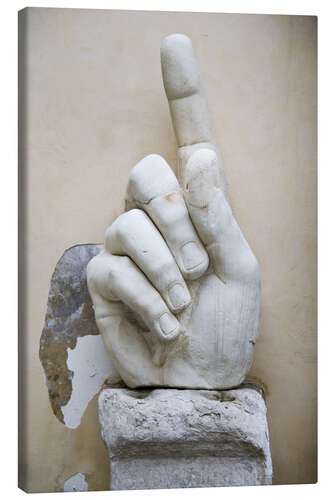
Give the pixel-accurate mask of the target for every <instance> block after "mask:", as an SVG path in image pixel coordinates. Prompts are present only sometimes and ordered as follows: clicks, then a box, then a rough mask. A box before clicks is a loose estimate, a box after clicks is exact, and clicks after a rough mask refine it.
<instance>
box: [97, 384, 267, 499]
mask: <svg viewBox="0 0 333 500" xmlns="http://www.w3.org/2000/svg"><path fill="white" fill-rule="evenodd" d="M99 420H100V425H101V431H102V437H103V439H104V442H105V444H106V446H107V449H108V452H109V456H110V468H111V483H110V489H111V490H135V489H153V488H161V489H162V488H191V487H192V488H198V487H211V486H243V485H244V486H248V485H263V484H271V482H272V462H271V455H270V449H269V437H268V427H267V420H266V404H265V400H264V395H263V392H262V390H261V389H260V388H259V387H257V386H256V385H254V384H245V385H243V386H241V387H239V388H238V389H234V390H227V391H205V390H178V389H154V390H143V389H141V390H129V389H104V390H103V391H102V392H101V394H100V397H99Z"/></svg>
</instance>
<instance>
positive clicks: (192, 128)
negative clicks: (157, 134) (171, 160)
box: [161, 34, 224, 185]
mask: <svg viewBox="0 0 333 500" xmlns="http://www.w3.org/2000/svg"><path fill="white" fill-rule="evenodd" d="M161 65H162V75H163V83H164V88H165V93H166V96H167V98H168V101H169V106H170V113H171V118H172V123H173V128H174V131H175V135H176V139H177V144H178V156H179V161H180V171H179V176H180V179H179V180H180V182H181V184H183V170H184V167H185V165H186V163H187V161H188V159H189V157H190V155H191V154H192V153H193V152H194V151H195V150H197V149H200V148H210V149H214V151H215V152H216V154H217V157H218V160H219V161H218V163H219V164H220V171H221V174H222V176H221V183H222V185H224V179H223V173H222V165H221V159H220V156H219V154H218V152H217V151H216V147H215V139H214V135H213V131H212V125H211V120H210V114H209V111H208V107H207V103H206V99H205V95H204V90H203V85H202V81H201V76H200V71H199V67H198V63H197V60H196V57H195V54H194V50H193V47H192V42H191V40H190V39H189V38H188V37H187V36H186V35H180V34H173V35H169V36H167V37H165V38H164V39H163V41H162V45H161Z"/></svg>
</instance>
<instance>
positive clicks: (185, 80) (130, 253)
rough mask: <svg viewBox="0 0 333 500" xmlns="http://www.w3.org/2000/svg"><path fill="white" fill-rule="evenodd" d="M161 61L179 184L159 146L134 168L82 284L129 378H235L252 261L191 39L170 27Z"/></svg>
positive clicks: (247, 323) (247, 328) (245, 366)
mask: <svg viewBox="0 0 333 500" xmlns="http://www.w3.org/2000/svg"><path fill="white" fill-rule="evenodd" d="M161 62H162V73H163V80H164V87H165V91H166V94H167V97H168V100H169V105H170V112H171V116H172V120H173V126H174V130H175V134H176V137H177V142H178V158H179V182H180V184H179V183H178V181H177V179H176V177H175V175H174V173H173V171H172V170H171V168H170V167H169V166H168V165H167V163H166V162H165V161H164V160H163V158H161V157H160V156H158V155H150V156H148V157H146V158H144V159H143V160H142V161H141V162H139V163H138V164H137V165H136V166H135V167H134V168H133V170H132V171H131V173H130V176H129V181H128V186H127V193H126V203H127V211H126V212H125V213H124V214H122V215H121V216H120V217H118V219H117V220H116V221H115V222H114V223H113V224H112V225H111V226H110V227H109V228H108V229H107V231H106V235H105V244H104V250H103V251H102V252H101V253H100V254H99V255H98V256H96V257H95V258H94V259H92V260H91V261H90V262H89V265H88V269H87V277H88V287H89V291H90V294H91V297H92V300H93V304H94V309H95V316H96V322H97V325H98V328H99V330H100V332H101V334H102V336H103V339H104V343H105V346H106V348H107V350H108V352H109V354H110V356H111V358H112V360H113V362H114V364H115V366H116V368H117V369H118V371H119V373H120V375H121V376H122V378H123V380H124V381H125V383H126V384H127V385H128V386H129V387H140V386H167V387H184V388H185V387H186V388H204V389H223V388H229V387H234V386H237V385H239V384H240V383H241V382H242V381H243V380H244V378H245V377H246V374H247V373H248V371H249V369H250V366H251V363H252V359H253V348H254V344H255V341H256V338H257V333H258V324H259V314H260V275H259V267H258V263H257V260H256V258H255V256H254V255H253V253H252V251H251V249H250V247H249V245H248V243H247V242H246V240H245V238H244V236H243V234H242V232H241V230H240V228H239V226H238V224H237V222H236V220H235V218H234V216H233V214H232V211H231V208H230V205H229V202H228V199H227V194H226V186H225V181H224V176H223V170H222V162H221V159H220V156H219V154H218V152H217V150H216V146H215V142H214V139H213V134H212V132H211V125H210V118H209V113H208V110H207V105H206V102H205V98H204V93H203V87H202V83H201V79H200V74H199V71H198V68H197V63H196V59H195V56H194V52H193V49H192V44H191V41H190V40H189V39H188V38H187V37H186V36H184V35H170V36H168V37H166V38H165V39H164V40H163V42H162V47H161Z"/></svg>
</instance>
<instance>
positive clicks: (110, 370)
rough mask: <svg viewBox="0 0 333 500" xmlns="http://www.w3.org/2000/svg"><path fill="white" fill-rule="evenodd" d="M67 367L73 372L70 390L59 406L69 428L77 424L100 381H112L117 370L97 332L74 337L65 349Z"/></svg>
mask: <svg viewBox="0 0 333 500" xmlns="http://www.w3.org/2000/svg"><path fill="white" fill-rule="evenodd" d="M67 353H68V359H67V366H68V369H69V370H70V371H71V372H72V373H73V378H72V394H71V397H70V400H69V401H68V403H67V404H66V405H65V406H62V407H61V410H62V414H63V416H64V423H65V425H66V426H67V427H69V428H70V429H75V428H76V427H77V426H78V425H80V422H81V418H82V415H83V414H84V412H85V410H86V408H87V406H88V404H89V401H91V399H92V398H93V397H94V396H95V394H97V392H98V391H99V390H100V388H101V387H102V385H103V383H104V381H105V380H106V379H108V381H109V383H116V382H118V381H119V380H120V377H119V375H118V372H117V371H116V369H115V368H114V366H113V364H112V361H111V360H110V358H109V356H108V354H107V352H106V349H105V347H104V343H103V340H102V337H101V335H86V336H85V337H79V338H78V339H77V343H76V347H75V348H74V349H70V348H68V349H67Z"/></svg>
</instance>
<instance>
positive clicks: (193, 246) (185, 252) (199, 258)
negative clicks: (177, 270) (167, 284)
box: [180, 241, 205, 271]
mask: <svg viewBox="0 0 333 500" xmlns="http://www.w3.org/2000/svg"><path fill="white" fill-rule="evenodd" d="M180 253H181V257H182V260H183V264H184V268H185V269H186V271H190V270H191V269H194V268H195V267H197V266H199V265H200V264H202V263H203V261H204V260H205V255H204V254H203V252H202V250H201V248H199V246H198V245H197V243H195V242H194V241H189V242H188V243H185V245H183V246H182V248H181V249H180Z"/></svg>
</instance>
